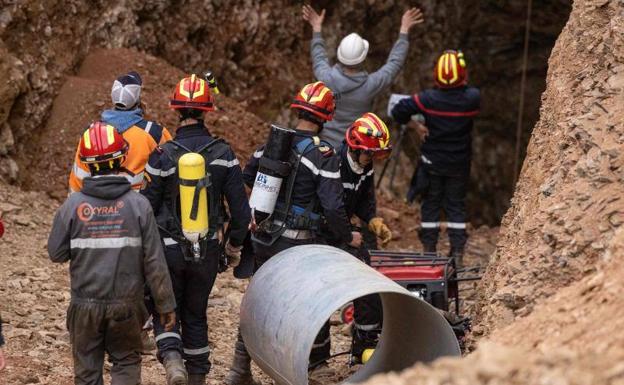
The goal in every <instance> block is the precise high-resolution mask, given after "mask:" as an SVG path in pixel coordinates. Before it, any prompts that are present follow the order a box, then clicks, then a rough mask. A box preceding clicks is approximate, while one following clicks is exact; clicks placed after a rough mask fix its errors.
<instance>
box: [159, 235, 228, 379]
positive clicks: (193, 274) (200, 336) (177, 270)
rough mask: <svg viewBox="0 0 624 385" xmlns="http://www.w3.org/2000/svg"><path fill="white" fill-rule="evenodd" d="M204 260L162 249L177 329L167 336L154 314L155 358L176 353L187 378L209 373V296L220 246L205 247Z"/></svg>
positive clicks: (177, 250) (172, 247) (176, 248)
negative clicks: (174, 303) (156, 348)
mask: <svg viewBox="0 0 624 385" xmlns="http://www.w3.org/2000/svg"><path fill="white" fill-rule="evenodd" d="M207 245H208V246H207V250H206V252H205V253H204V257H203V259H201V260H199V261H194V260H187V259H185V258H184V253H183V252H182V249H181V247H180V246H179V245H177V244H175V245H169V246H166V247H165V257H166V259H167V265H168V267H169V274H170V276H171V283H172V284H173V292H174V294H175V298H176V303H177V308H176V325H175V327H174V328H173V330H172V331H169V332H166V331H165V330H164V328H163V326H162V324H161V323H160V317H159V315H158V314H154V334H155V335H156V345H157V347H158V358H159V360H161V362H162V359H163V355H164V354H165V352H166V351H169V350H176V351H178V352H179V353H180V354H181V355H182V357H183V358H184V360H185V365H186V370H187V371H188V373H189V374H206V373H208V372H209V371H210V366H211V363H210V361H209V359H208V356H209V355H210V348H209V347H208V318H207V316H206V309H207V307H208V296H209V295H210V291H211V290H212V287H213V285H214V283H215V279H216V277H217V270H218V263H219V256H220V253H221V250H220V246H219V244H218V242H217V241H216V240H213V241H210V242H208V243H207Z"/></svg>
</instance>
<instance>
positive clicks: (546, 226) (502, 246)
mask: <svg viewBox="0 0 624 385" xmlns="http://www.w3.org/2000/svg"><path fill="white" fill-rule="evenodd" d="M623 23H624V4H622V2H620V1H604V0H603V1H589V0H585V1H577V2H576V3H575V7H574V11H573V13H572V15H571V18H570V21H569V22H568V24H567V26H566V27H565V29H564V30H563V33H562V34H561V36H560V38H559V40H558V41H557V44H556V45H555V48H554V49H553V53H552V56H551V58H550V60H549V64H550V70H549V73H548V78H547V82H548V87H547V89H546V92H545V93H544V96H543V105H542V108H541V112H540V121H539V123H538V124H537V126H536V127H535V129H534V131H533V136H532V138H531V142H530V144H529V147H528V153H527V158H526V160H525V162H524V166H523V169H522V174H521V177H520V181H519V183H518V186H517V188H516V192H515V194H514V198H513V204H512V207H511V209H510V210H509V212H507V214H506V215H505V218H504V220H503V227H502V233H501V240H500V242H499V248H498V251H497V252H496V254H495V256H494V257H493V259H492V261H491V263H490V265H489V267H488V271H487V274H486V276H485V277H484V279H483V287H484V291H483V299H482V301H481V305H482V319H481V323H482V325H483V327H484V329H483V330H482V331H487V330H489V329H494V328H496V327H498V326H501V325H504V324H507V323H510V322H511V321H513V320H514V319H515V317H518V316H523V315H526V314H528V313H530V312H531V311H532V308H533V306H534V304H535V303H536V302H538V301H539V300H540V299H541V298H543V297H548V296H550V295H552V294H554V293H555V292H556V291H557V290H559V289H560V288H561V287H564V286H567V285H569V284H571V283H574V282H576V281H578V280H580V279H581V278H583V277H585V276H587V275H591V274H594V273H595V272H596V269H598V268H599V267H600V265H601V264H602V263H604V262H605V258H606V255H607V253H605V250H606V249H607V247H608V246H609V244H611V243H612V239H614V236H615V234H616V232H617V230H618V229H620V228H621V226H622V224H624V201H623V200H622V197H623V196H624V185H623V184H622V182H623V181H624V136H623V135H622V132H624V64H623V63H624V24H623ZM605 268H607V269H608V268H609V267H608V266H606V267H605Z"/></svg>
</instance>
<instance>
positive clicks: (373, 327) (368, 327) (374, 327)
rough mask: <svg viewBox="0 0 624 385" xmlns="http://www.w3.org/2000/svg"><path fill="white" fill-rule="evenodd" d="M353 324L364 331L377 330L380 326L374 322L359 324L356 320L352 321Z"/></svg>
mask: <svg viewBox="0 0 624 385" xmlns="http://www.w3.org/2000/svg"><path fill="white" fill-rule="evenodd" d="M353 326H354V327H355V328H356V329H358V330H362V331H365V332H369V331H373V330H377V329H379V328H380V327H381V324H379V323H376V324H370V325H360V324H358V323H356V322H354V323H353Z"/></svg>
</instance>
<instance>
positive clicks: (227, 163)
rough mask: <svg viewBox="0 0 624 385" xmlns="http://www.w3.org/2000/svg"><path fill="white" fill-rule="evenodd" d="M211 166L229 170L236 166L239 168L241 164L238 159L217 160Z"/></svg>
mask: <svg viewBox="0 0 624 385" xmlns="http://www.w3.org/2000/svg"><path fill="white" fill-rule="evenodd" d="M210 165H211V166H223V167H227V168H231V167H234V166H238V165H239V162H238V159H234V160H225V159H215V160H213V161H212V162H210Z"/></svg>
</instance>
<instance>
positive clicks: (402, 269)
mask: <svg viewBox="0 0 624 385" xmlns="http://www.w3.org/2000/svg"><path fill="white" fill-rule="evenodd" d="M369 253H370V256H371V267H372V268H374V269H375V270H377V271H379V272H380V273H381V274H383V275H385V276H386V277H388V278H390V279H391V280H393V281H394V282H396V283H398V284H399V285H401V286H403V287H404V288H405V289H407V290H408V291H409V292H411V293H413V294H414V296H416V297H418V298H420V299H422V300H424V301H426V302H428V303H429V304H431V305H432V306H434V307H436V308H438V309H440V310H444V311H449V308H450V307H451V306H452V307H453V308H454V313H455V314H456V315H457V316H459V303H460V301H459V290H458V281H462V280H465V279H458V278H457V274H458V270H457V269H456V268H455V261H454V260H453V259H452V258H447V257H444V256H442V255H440V254H437V253H425V252H410V251H405V252H404V251H384V250H370V251H369ZM469 279H474V278H469ZM353 310H354V309H353V304H352V303H349V304H347V305H345V306H344V307H343V308H342V310H341V318H342V321H343V322H345V323H350V322H351V321H353Z"/></svg>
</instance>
